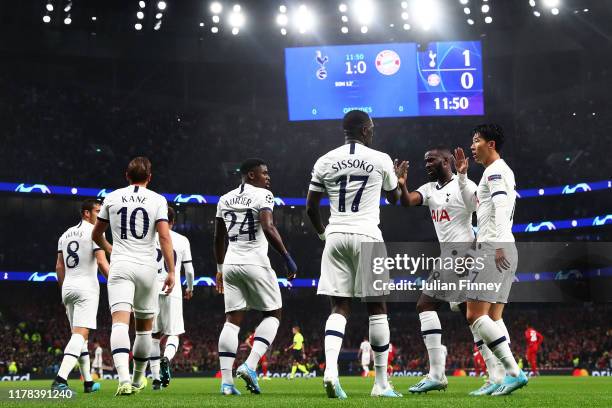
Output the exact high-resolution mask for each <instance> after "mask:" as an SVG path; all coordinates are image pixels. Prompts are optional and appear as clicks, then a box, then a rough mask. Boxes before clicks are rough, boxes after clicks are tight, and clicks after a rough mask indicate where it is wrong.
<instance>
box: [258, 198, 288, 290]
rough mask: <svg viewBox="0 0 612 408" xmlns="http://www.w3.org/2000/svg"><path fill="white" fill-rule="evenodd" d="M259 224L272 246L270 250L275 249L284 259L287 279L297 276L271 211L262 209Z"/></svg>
mask: <svg viewBox="0 0 612 408" xmlns="http://www.w3.org/2000/svg"><path fill="white" fill-rule="evenodd" d="M259 224H260V225H261V229H262V230H263V233H264V235H265V236H266V239H267V240H268V242H269V243H270V245H272V248H274V249H276V250H277V251H278V253H279V254H281V255H282V256H283V258H285V263H286V264H287V272H288V273H287V279H289V280H291V279H293V278H295V276H296V275H297V265H296V264H295V261H294V260H293V258H292V257H291V255H290V254H289V252H288V251H287V249H286V248H285V244H284V243H283V239H282V238H281V236H280V234H279V233H278V230H277V229H276V226H275V225H274V217H273V216H272V211H271V210H270V209H262V210H261V211H260V212H259Z"/></svg>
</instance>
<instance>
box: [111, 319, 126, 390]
mask: <svg viewBox="0 0 612 408" xmlns="http://www.w3.org/2000/svg"><path fill="white" fill-rule="evenodd" d="M128 330H129V326H128V325H127V324H125V323H113V328H112V330H111V337H110V345H111V351H112V353H113V362H114V363H115V369H116V370H117V375H118V376H119V383H121V384H123V383H129V382H130V334H129V332H128Z"/></svg>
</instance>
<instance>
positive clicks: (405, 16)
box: [402, 11, 408, 20]
mask: <svg viewBox="0 0 612 408" xmlns="http://www.w3.org/2000/svg"><path fill="white" fill-rule="evenodd" d="M402 20H408V13H407V12H405V11H403V12H402Z"/></svg>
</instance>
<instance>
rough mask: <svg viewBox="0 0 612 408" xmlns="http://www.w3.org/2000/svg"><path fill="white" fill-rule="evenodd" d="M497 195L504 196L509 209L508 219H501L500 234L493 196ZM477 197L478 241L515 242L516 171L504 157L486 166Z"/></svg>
mask: <svg viewBox="0 0 612 408" xmlns="http://www.w3.org/2000/svg"><path fill="white" fill-rule="evenodd" d="M497 195H501V196H503V198H504V199H505V200H506V205H507V206H508V211H509V212H508V219H505V220H500V222H501V223H502V226H503V227H502V231H501V234H500V236H498V233H497V227H496V222H497V220H496V219H495V208H494V206H493V197H494V196H497ZM476 197H477V198H478V206H477V209H476V216H477V218H478V234H477V240H478V242H514V235H513V234H512V224H513V218H514V208H515V205H516V182H515V181H514V172H512V170H511V169H510V167H508V165H507V164H506V162H505V161H504V160H503V159H498V160H495V161H494V162H493V163H492V164H491V165H489V167H487V168H485V171H484V173H483V174H482V178H481V179H480V183H479V184H478V190H476Z"/></svg>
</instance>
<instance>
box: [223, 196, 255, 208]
mask: <svg viewBox="0 0 612 408" xmlns="http://www.w3.org/2000/svg"><path fill="white" fill-rule="evenodd" d="M236 204H242V205H244V206H246V207H249V206H250V205H251V199H250V198H248V197H244V196H239V197H234V198H232V199H230V200H225V205H226V206H228V207H231V206H232V205H236Z"/></svg>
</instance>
